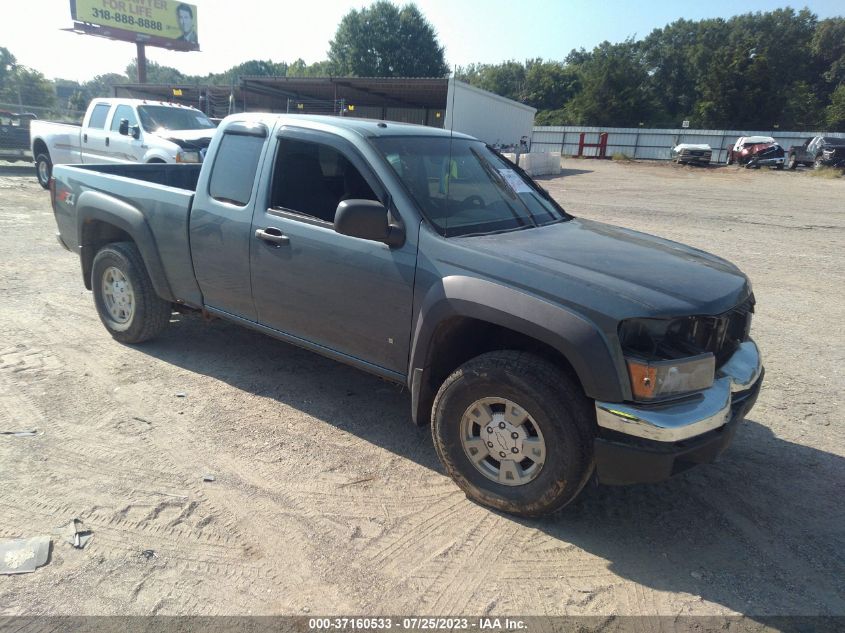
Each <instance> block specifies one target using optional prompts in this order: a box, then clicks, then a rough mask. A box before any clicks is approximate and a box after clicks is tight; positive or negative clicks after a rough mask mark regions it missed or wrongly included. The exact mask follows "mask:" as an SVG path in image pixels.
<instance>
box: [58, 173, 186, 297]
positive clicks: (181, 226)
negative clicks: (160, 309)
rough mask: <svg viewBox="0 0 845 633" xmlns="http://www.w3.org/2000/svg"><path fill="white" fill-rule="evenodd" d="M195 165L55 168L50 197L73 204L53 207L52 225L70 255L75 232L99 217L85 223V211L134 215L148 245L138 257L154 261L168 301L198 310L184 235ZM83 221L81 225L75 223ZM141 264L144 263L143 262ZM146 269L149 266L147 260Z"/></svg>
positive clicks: (77, 240) (77, 238) (79, 239)
mask: <svg viewBox="0 0 845 633" xmlns="http://www.w3.org/2000/svg"><path fill="white" fill-rule="evenodd" d="M201 167H202V166H201V165H199V164H196V165H194V164H191V165H171V164H146V165H143V164H134V163H127V164H117V165H111V164H109V165H105V164H102V165H56V167H55V169H54V172H53V176H54V178H55V181H56V191H57V192H59V191H62V190H69V192H70V193H72V194H73V200H75V202H74V204H72V205H68V204H67V199H68V197H67V196H64V201H62V200H61V198H62V196H59V198H60V200H59V201H58V202H57V204H56V222H57V224H58V226H59V232H60V234H61V237H62V241H63V242H64V244H65V245H66V246H67V247H68V248H70V249H71V250H76V249H77V248H78V247H79V246H80V242H82V241H83V239H84V238H83V236H82V235H80V234H78V232H77V227H79V226H85V225H86V224H88V223H90V222H91V221H96V219H98V217H101V216H102V213H100V212H99V211H98V212H97V213H95V214H94V216H92V217H90V218H89V217H88V215H86V214H88V213H89V209H97V210H103V209H105V210H108V209H109V208H111V207H113V206H118V207H122V208H124V209H125V207H126V206H130V207H133V208H134V209H138V211H139V213H138V217H139V218H141V217H143V218H144V220H145V221H146V223H147V224H148V225H149V230H150V233H151V235H150V238H149V239H150V240H151V243H144V244H141V243H139V244H138V247H139V248H140V249H141V250H142V252H144V251H145V250H146V249H149V252H150V253H157V256H160V261H161V265H162V270H163V271H164V272H165V275H166V277H167V283H168V285H169V286H170V291H171V293H172V298H173V300H177V301H184V302H185V303H187V304H188V305H194V306H200V305H202V296H201V294H200V291H199V287H198V286H197V283H196V279H195V278H194V271H193V264H192V262H191V249H190V247H189V237H188V231H189V226H190V214H191V206H192V204H193V200H194V192H195V191H196V187H197V181H198V179H199V174H200V168H201ZM80 218H83V219H84V221H83V222H81V223H80V222H79V221H78V220H79V219H80ZM145 260H147V258H146V257H145ZM147 261H148V263H149V260H147Z"/></svg>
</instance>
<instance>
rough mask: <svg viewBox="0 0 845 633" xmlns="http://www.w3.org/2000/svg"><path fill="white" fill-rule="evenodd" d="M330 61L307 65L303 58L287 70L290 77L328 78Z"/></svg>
mask: <svg viewBox="0 0 845 633" xmlns="http://www.w3.org/2000/svg"><path fill="white" fill-rule="evenodd" d="M329 70H330V65H329V61H328V60H324V61H321V62H314V63H313V64H310V65H309V64H306V63H305V60H303V59H302V58H300V59H297V60H296V61H295V62H293V63H292V64H291V65H290V66H288V69H287V76H288V77H328V76H329V74H330V72H329Z"/></svg>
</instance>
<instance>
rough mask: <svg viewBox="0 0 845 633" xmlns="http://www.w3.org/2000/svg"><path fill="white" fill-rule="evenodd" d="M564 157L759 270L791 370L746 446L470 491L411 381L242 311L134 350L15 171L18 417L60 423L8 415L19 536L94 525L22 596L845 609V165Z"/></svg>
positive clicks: (630, 214) (44, 200) (1, 384)
mask: <svg viewBox="0 0 845 633" xmlns="http://www.w3.org/2000/svg"><path fill="white" fill-rule="evenodd" d="M564 167H565V170H564V175H563V177H560V178H554V179H545V182H544V184H545V186H547V187H548V188H549V189H550V190H551V191H552V192H553V194H554V195H555V196H556V198H557V199H558V200H560V201H561V202H562V204H563V205H564V206H565V207H566V208H567V209H568V210H569V211H571V212H572V213H574V214H576V215H580V216H583V217H587V218H592V219H597V220H601V221H606V222H610V223H614V224H620V225H624V226H628V227H633V228H637V229H640V230H643V231H646V232H650V233H655V234H657V235H661V236H663V237H667V238H670V239H674V240H679V241H682V242H686V243H689V244H692V245H694V246H696V247H699V248H702V249H705V250H708V251H712V252H714V253H716V254H718V255H721V256H724V257H727V258H729V259H731V260H733V261H734V262H735V263H736V264H738V265H739V266H740V267H741V268H742V269H743V270H744V271H745V272H747V273H748V274H749V275H750V277H751V279H752V280H753V282H754V288H755V292H756V296H757V301H758V313H757V316H756V320H755V322H754V328H753V333H754V336H755V338H756V340H757V341H758V343H759V345H760V347H761V349H762V350H763V354H764V357H765V361H766V366H767V374H766V383H765V385H764V388H763V392H762V394H761V396H760V400H759V402H758V404H757V407H756V408H755V409H754V411H753V412H752V413H751V416H750V419H749V420H748V421H747V422H746V423H745V424H744V425H743V427H742V428H741V429H740V431H739V433H738V435H737V438H736V441H735V442H734V444H733V446H732V447H731V448H730V449H729V450H728V451H727V452H726V454H725V455H724V456H723V458H722V460H721V461H720V462H719V463H717V464H713V465H708V466H703V467H700V468H698V469H697V470H694V471H691V472H689V473H687V474H685V475H682V476H680V477H678V478H676V479H673V480H671V481H669V482H666V483H662V484H659V485H650V486H636V487H628V488H609V487H607V488H606V487H601V488H597V489H595V490H593V491H591V493H590V494H589V495H587V497H586V498H584V499H583V500H582V501H580V502H579V503H578V504H577V505H576V506H575V507H573V508H571V509H570V510H569V511H567V512H566V513H565V514H564V515H563V516H560V517H558V518H555V519H552V520H545V521H536V522H529V521H520V520H514V519H512V518H509V517H507V516H500V515H498V514H494V513H492V512H489V511H487V510H485V509H483V508H480V507H478V506H476V505H474V504H472V503H470V502H468V501H467V500H466V499H465V498H464V496H463V495H462V494H461V493H460V492H459V491H458V489H457V488H456V487H455V486H454V485H453V484H452V482H451V481H450V480H449V479H448V478H447V477H446V476H445V475H444V474H443V472H442V470H441V468H440V466H439V464H438V462H437V459H436V457H435V454H434V450H433V448H432V445H431V440H430V437H429V433H428V430H427V429H419V430H418V429H416V428H415V427H413V426H412V425H411V423H410V421H409V414H408V411H409V396H408V394H407V393H406V392H403V391H401V390H400V389H398V388H397V387H395V386H393V385H391V384H388V383H385V382H382V381H380V380H378V379H376V378H373V377H371V376H369V375H366V374H363V373H360V372H358V371H356V370H353V369H350V368H347V367H345V366H342V365H339V364H336V363H334V362H331V361H329V360H326V359H323V358H321V357H319V356H316V355H312V354H310V353H308V352H305V351H302V350H299V349H297V348H295V347H291V346H288V345H286V344H283V343H280V342H276V341H274V340H271V339H269V338H266V337H263V336H261V335H259V334H255V333H252V332H249V331H246V330H243V329H241V328H239V327H236V326H234V325H229V324H227V323H224V322H221V321H215V322H211V323H206V322H203V321H202V320H200V319H198V318H186V317H180V318H178V319H175V322H174V323H172V324H171V327H170V328H169V330H168V331H167V332H166V334H165V335H164V336H163V337H162V338H161V339H160V340H157V341H155V342H153V343H151V344H146V345H143V346H140V347H136V348H133V347H126V346H123V345H120V344H118V343H116V342H114V341H113V340H112V339H111V338H110V337H109V336H108V335H107V333H106V331H105V330H104V328H103V327H102V326H101V324H100V323H99V321H98V319H97V316H96V313H95V311H94V308H93V304H92V299H91V296H90V294H89V293H87V292H86V291H85V290H84V288H83V285H82V280H81V278H80V272H79V264H78V260H77V258H76V257H75V256H74V255H73V254H71V253H68V252H66V251H64V250H62V249H61V248H60V247H59V246H58V244H57V243H56V241H55V238H54V237H53V236H54V232H55V224H54V221H53V217H52V212H51V210H50V205H49V200H48V195H47V194H46V193H45V192H44V191H42V190H41V189H40V188H39V187H38V185H37V184H36V182H35V179H34V178H33V177H32V176H31V175H30V172H29V170H27V171H26V172H25V174H26V175H25V176H23V175H17V174H18V172H16V171H14V170H10V169H0V252H2V264H0V431H7V430H19V429H26V428H37V429H38V433H39V434H38V435H37V436H35V437H13V436H8V435H0V538H13V537H26V536H36V535H39V534H49V533H51V532H52V531H53V530H54V529H55V528H56V527H57V526H60V525H62V524H64V523H66V522H68V521H69V520H70V519H72V518H74V517H78V518H80V519H82V520H83V521H84V523H85V525H86V527H88V528H89V529H91V530H92V531H93V534H94V537H93V540H92V541H91V542H90V543H89V545H88V546H87V547H86V548H85V549H84V550H77V549H73V548H72V547H71V546H70V545H67V544H65V543H63V542H62V541H61V539H60V538H58V537H54V541H53V550H52V555H51V559H50V562H49V564H48V565H47V566H45V567H42V568H41V569H39V570H38V571H36V572H35V573H33V574H28V575H22V576H0V615H14V614H74V615H75V614H155V613H159V614H203V615H212V614H223V613H225V614H300V615H302V614H337V613H347V614H366V615H373V614H428V615H431V614H464V615H480V614H490V613H492V614H500V615H501V614H520V615H529V614H534V615H547V614H566V615H581V614H587V615H611V614H617V615H626V614H666V615H695V614H729V613H744V614H751V615H754V616H762V615H767V614H790V615H795V614H803V615H812V614H838V615H845V564H843V563H845V505H843V502H842V501H843V491H845V434H843V431H842V419H841V414H840V410H841V407H842V405H843V404H845V400H843V398H845V394H843V383H845V381H843V366H845V333H844V331H843V323H845V310H843V305H845V304H844V303H843V288H845V239H843V238H845V203H844V202H843V200H845V179H839V180H825V179H819V178H814V177H812V176H811V175H810V174H809V173H805V172H801V171H799V172H797V173H786V172H773V171H766V170H761V171H759V172H750V171H745V170H739V169H734V168H712V169H703V168H693V167H676V166H673V165H668V164H645V163H623V164H620V163H610V162H598V161H575V160H565V161H564ZM180 396H183V397H180ZM208 473H210V474H213V475H214V476H215V481H213V482H205V481H203V476H204V475H205V474H208ZM144 550H152V551H153V552H154V554H153V553H149V552H148V553H147V554H146V555H143V554H142V551H144ZM644 630H645V629H644Z"/></svg>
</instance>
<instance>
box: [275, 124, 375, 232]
mask: <svg viewBox="0 0 845 633" xmlns="http://www.w3.org/2000/svg"><path fill="white" fill-rule="evenodd" d="M351 199H357V200H378V197H377V196H376V195H375V193H373V190H372V188H371V187H370V185H369V183H368V182H367V180H366V179H365V178H364V177H363V176H362V175H361V172H360V171H358V169H356V168H355V166H354V165H353V164H352V162H351V161H350V160H349V159H348V158H346V156H344V155H343V154H342V153H341V152H339V151H338V150H336V149H335V148H334V147H331V146H329V145H325V144H323V143H314V142H309V141H300V140H297V139H286V138H281V139H279V144H278V150H277V153H276V162H275V165H274V168H273V184H272V188H271V194H270V207H271V208H275V209H284V210H287V211H293V212H295V213H299V214H302V215H305V216H310V217H312V218H317V219H318V220H323V221H324V222H334V214H335V211H336V209H337V205H338V204H339V203H340V202H342V201H343V200H351Z"/></svg>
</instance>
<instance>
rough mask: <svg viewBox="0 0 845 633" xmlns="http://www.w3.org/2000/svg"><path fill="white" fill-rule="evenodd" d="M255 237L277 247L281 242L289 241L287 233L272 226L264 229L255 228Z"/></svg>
mask: <svg viewBox="0 0 845 633" xmlns="http://www.w3.org/2000/svg"><path fill="white" fill-rule="evenodd" d="M255 237H257V238H258V239H259V240H264V241H265V242H268V243H270V244H273V245H275V246H276V247H279V246H281V245H282V244H289V243H290V239H289V238H288V236H287V235H285V234H284V233H282V232H281V231H280V230H279V229H277V228H275V227H272V226H271V227H268V228H266V229H256V231H255Z"/></svg>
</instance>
